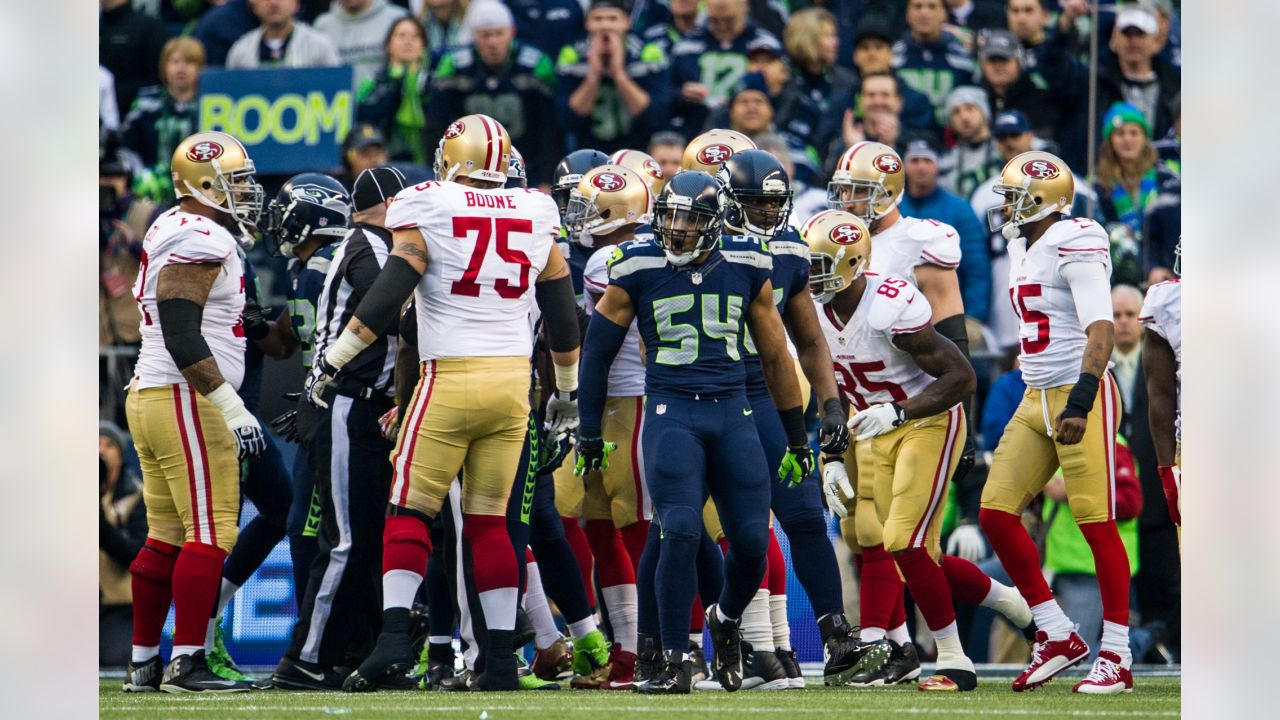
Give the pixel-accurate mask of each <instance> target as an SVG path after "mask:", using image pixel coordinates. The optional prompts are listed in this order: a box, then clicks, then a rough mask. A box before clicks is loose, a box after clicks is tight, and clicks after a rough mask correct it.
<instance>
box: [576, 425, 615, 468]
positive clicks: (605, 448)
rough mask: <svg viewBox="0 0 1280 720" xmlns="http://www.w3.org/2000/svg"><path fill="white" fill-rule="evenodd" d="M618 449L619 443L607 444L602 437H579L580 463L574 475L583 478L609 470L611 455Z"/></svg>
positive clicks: (578, 451)
mask: <svg viewBox="0 0 1280 720" xmlns="http://www.w3.org/2000/svg"><path fill="white" fill-rule="evenodd" d="M617 449H618V444H617V443H611V442H605V441H604V439H603V438H600V437H595V436H585V435H579V436H578V445H577V448H576V450H577V453H578V463H577V465H575V466H574V468H573V474H574V475H578V476H582V475H586V474H587V473H592V472H600V471H601V470H607V469H609V453H611V452H613V451H614V450H617Z"/></svg>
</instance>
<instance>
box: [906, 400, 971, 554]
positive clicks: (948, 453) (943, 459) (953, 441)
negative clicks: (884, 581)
mask: <svg viewBox="0 0 1280 720" xmlns="http://www.w3.org/2000/svg"><path fill="white" fill-rule="evenodd" d="M960 412H961V411H960V408H959V407H953V408H951V409H950V410H948V411H947V439H946V440H945V441H944V442H943V445H942V454H941V455H940V456H938V469H937V470H935V471H934V473H933V492H932V493H931V495H930V499H929V507H928V509H926V510H925V511H924V515H922V516H921V518H920V522H919V524H917V525H916V529H915V530H913V531H912V532H911V545H910V546H911V547H923V546H924V540H925V535H926V534H928V530H929V523H931V522H932V521H933V516H934V514H935V513H937V512H938V506H939V505H941V504H942V498H943V497H944V496H945V495H946V490H947V482H948V480H950V476H951V459H952V457H953V456H954V455H955V454H956V453H957V452H958V451H959V447H958V442H957V441H958V440H959V439H960V427H961V426H962V425H963V424H964V422H963V418H962V417H961V415H960Z"/></svg>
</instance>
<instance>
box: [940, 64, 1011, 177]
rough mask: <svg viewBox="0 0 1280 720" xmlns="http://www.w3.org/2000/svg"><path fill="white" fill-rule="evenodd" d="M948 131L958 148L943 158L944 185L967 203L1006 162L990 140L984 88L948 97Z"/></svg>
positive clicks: (966, 88)
mask: <svg viewBox="0 0 1280 720" xmlns="http://www.w3.org/2000/svg"><path fill="white" fill-rule="evenodd" d="M946 111H947V118H948V121H949V125H948V129H950V130H951V132H952V134H953V135H954V136H955V139H956V144H955V146H954V147H952V148H951V149H950V150H948V151H947V154H946V155H944V156H943V158H942V184H943V185H944V186H945V187H946V188H947V189H948V190H950V191H952V192H954V193H956V194H957V195H960V196H962V197H964V198H966V199H968V198H970V197H972V196H973V191H974V190H975V189H977V187H978V186H979V185H981V184H982V183H983V182H984V181H985V180H986V179H987V178H989V177H991V176H992V175H994V174H996V173H998V172H1000V170H1001V168H1003V167H1004V160H1002V159H1001V158H1000V151H999V149H998V148H997V147H996V141H995V138H993V137H991V107H990V106H989V105H988V104H987V95H986V93H984V92H983V91H982V89H981V88H976V87H973V86H971V85H966V86H963V87H958V88H956V89H955V90H952V91H951V94H950V95H948V96H947V105H946Z"/></svg>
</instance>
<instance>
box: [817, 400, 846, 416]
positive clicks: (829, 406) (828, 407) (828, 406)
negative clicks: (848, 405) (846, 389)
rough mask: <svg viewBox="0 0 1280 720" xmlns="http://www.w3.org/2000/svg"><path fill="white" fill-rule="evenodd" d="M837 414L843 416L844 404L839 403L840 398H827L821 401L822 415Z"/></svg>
mask: <svg viewBox="0 0 1280 720" xmlns="http://www.w3.org/2000/svg"><path fill="white" fill-rule="evenodd" d="M828 415H839V416H840V417H844V405H842V404H840V398H838V397H833V398H827V399H826V400H825V401H823V403H822V416H823V417H826V416H828Z"/></svg>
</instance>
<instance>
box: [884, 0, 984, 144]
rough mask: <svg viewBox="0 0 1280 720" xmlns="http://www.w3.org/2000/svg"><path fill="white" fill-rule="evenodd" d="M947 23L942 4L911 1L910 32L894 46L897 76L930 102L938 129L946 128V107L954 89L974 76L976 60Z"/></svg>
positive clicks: (939, 2) (908, 5) (908, 15)
mask: <svg viewBox="0 0 1280 720" xmlns="http://www.w3.org/2000/svg"><path fill="white" fill-rule="evenodd" d="M946 22H947V11H946V8H945V7H944V6H943V3H942V0H909V1H908V3H907V26H908V28H909V29H908V31H907V32H906V33H905V34H904V35H903V37H902V39H901V40H899V41H898V42H896V43H894V45H893V68H894V70H895V72H897V74H898V76H899V77H901V78H902V79H903V80H904V81H906V83H907V84H908V85H910V86H911V87H912V88H914V89H916V90H918V91H920V92H922V93H924V95H925V96H926V97H928V98H929V103H930V104H931V105H932V106H933V110H934V116H935V121H936V122H937V123H938V124H939V125H945V124H946V119H947V115H949V114H950V113H948V112H946V111H944V109H943V105H944V102H945V101H946V99H947V97H948V96H949V95H950V93H951V91H952V89H954V88H955V87H957V86H959V85H962V84H964V83H966V82H968V81H969V80H970V78H971V77H972V75H973V57H972V56H971V55H970V54H969V51H968V50H966V49H965V46H964V44H963V43H961V42H960V41H959V40H958V39H956V38H955V36H953V35H951V34H948V33H947V32H945V24H946Z"/></svg>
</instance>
